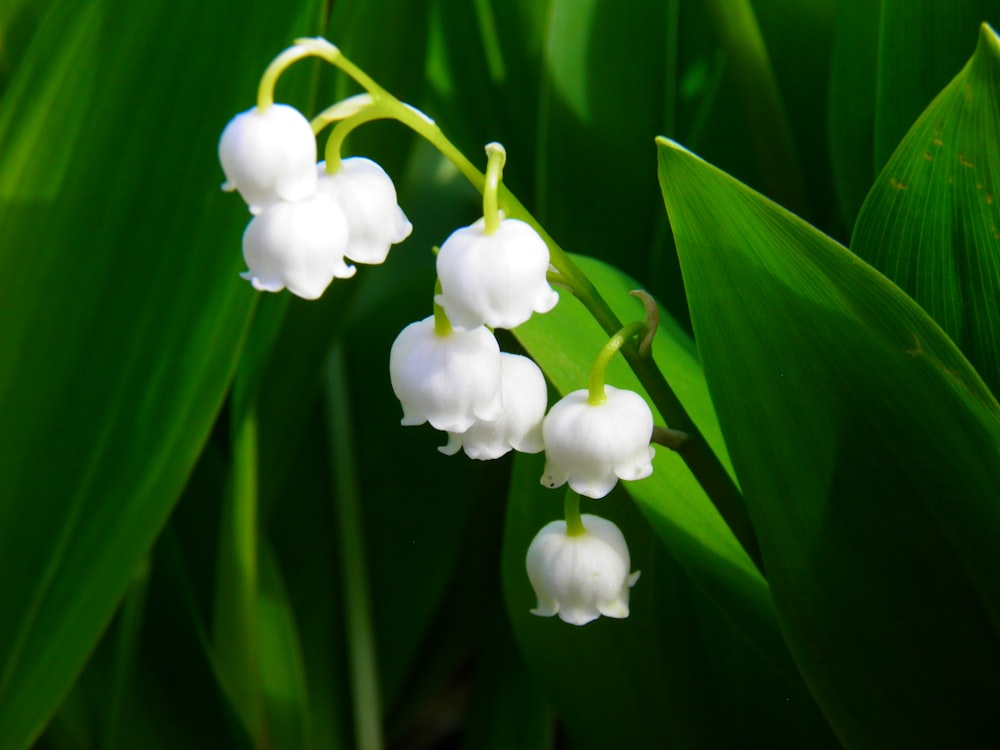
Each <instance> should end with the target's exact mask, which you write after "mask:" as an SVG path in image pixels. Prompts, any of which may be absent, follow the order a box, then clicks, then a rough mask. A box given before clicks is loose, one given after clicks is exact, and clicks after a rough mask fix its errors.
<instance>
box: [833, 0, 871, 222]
mask: <svg viewBox="0 0 1000 750" xmlns="http://www.w3.org/2000/svg"><path fill="white" fill-rule="evenodd" d="M880 13H881V4H880V3H878V2H872V0H839V2H838V3H837V19H836V28H835V34H834V45H833V60H832V61H831V63H830V87H829V90H828V97H829V98H828V103H827V114H828V119H827V123H828V127H827V130H828V131H829V134H830V149H829V159H830V166H831V167H832V169H833V177H834V184H835V187H836V190H837V198H838V202H839V203H840V211H841V214H842V215H843V217H844V219H845V221H846V222H847V227H848V230H850V228H851V227H852V226H854V219H855V217H856V216H857V215H858V211H859V210H860V209H861V204H862V203H863V202H864V200H865V196H866V195H867V194H868V190H869V189H870V188H871V185H872V180H874V179H875V151H874V148H875V145H874V144H875V97H876V93H877V90H878V39H879V15H880Z"/></svg>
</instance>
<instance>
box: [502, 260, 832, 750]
mask: <svg viewBox="0 0 1000 750" xmlns="http://www.w3.org/2000/svg"><path fill="white" fill-rule="evenodd" d="M574 260H575V261H576V262H577V263H578V264H579V265H580V267H581V268H582V269H583V270H584V271H585V272H586V274H587V276H588V277H589V278H590V279H591V281H592V282H593V283H594V284H595V285H596V286H597V288H598V290H599V291H600V292H601V294H602V296H603V297H604V298H605V299H606V300H608V302H609V303H610V304H611V306H612V308H613V309H614V311H615V313H616V314H617V315H618V316H619V318H620V319H622V320H624V321H628V320H634V319H637V318H641V316H642V306H641V305H640V304H639V302H638V301H637V300H636V299H634V298H633V297H630V296H629V295H628V291H629V290H630V289H635V288H636V287H637V284H636V282H635V281H633V280H632V279H629V278H628V277H627V276H625V275H624V274H622V273H621V272H620V271H617V270H616V269H614V268H612V267H610V266H607V265H605V264H603V263H601V262H599V261H595V260H593V259H589V258H585V257H580V256H577V257H575V258H574ZM560 296H561V299H560V302H559V304H558V305H557V306H556V308H555V309H554V310H553V311H551V312H549V313H547V314H545V315H536V316H533V317H532V318H531V320H530V321H528V322H527V323H526V324H524V325H522V326H520V327H519V328H518V329H517V330H516V334H517V337H518V339H519V340H520V341H521V343H522V344H523V345H524V346H525V348H526V349H527V350H528V351H529V353H530V354H531V355H532V357H534V358H535V359H536V361H537V362H538V363H539V365H540V366H541V367H542V369H543V370H544V372H545V373H546V375H547V377H548V378H549V380H550V381H551V382H552V383H553V385H554V386H555V387H556V389H557V390H558V391H559V392H561V393H563V394H565V393H568V392H570V391H573V390H577V389H578V388H582V387H586V383H587V377H588V373H589V370H590V366H591V363H592V362H593V359H594V357H595V356H596V355H597V353H598V351H600V349H601V347H602V346H603V345H604V343H605V342H606V341H607V337H606V336H605V334H604V333H603V331H601V330H600V328H599V327H598V326H597V324H596V323H595V322H594V321H593V319H591V318H590V316H589V314H588V313H587V312H586V310H585V309H584V308H583V306H582V305H581V304H580V303H579V302H577V301H576V300H575V299H574V298H573V297H571V296H570V295H569V294H567V293H562V294H561V295H560ZM653 355H654V358H655V361H656V363H657V365H658V367H659V368H660V369H661V371H662V372H663V373H664V374H665V376H666V378H667V380H668V382H669V383H670V384H671V385H672V387H673V388H674V390H675V391H676V393H677V395H678V397H679V398H680V400H681V402H682V403H683V404H684V406H685V408H686V409H687V411H688V413H689V414H690V415H691V417H692V419H693V420H694V421H695V423H696V424H697V425H698V427H699V429H700V430H701V431H702V433H703V434H704V435H705V437H706V439H707V440H708V442H709V443H710V444H711V445H712V447H713V449H714V450H715V451H716V452H717V453H718V454H719V455H720V456H721V457H722V459H723V462H724V463H726V464H728V456H727V454H726V452H725V451H726V449H725V445H724V443H723V441H722V437H721V434H720V431H719V427H718V423H717V421H716V417H715V413H714V410H713V406H712V402H711V399H710V398H709V395H708V389H707V386H706V383H705V380H704V375H703V374H702V371H701V365H700V364H699V362H698V359H697V356H696V354H695V351H694V347H693V344H692V342H691V340H690V338H689V337H688V336H687V334H686V333H684V332H683V331H682V330H681V329H680V327H679V326H678V325H677V324H676V323H675V322H674V321H673V320H672V319H671V318H670V317H669V315H667V314H666V313H665V311H662V310H661V312H660V326H659V329H658V332H657V335H656V338H655V340H654V343H653ZM607 382H608V383H609V384H610V385H614V386H615V387H620V388H629V389H631V390H635V391H637V392H640V393H644V391H643V389H642V387H641V386H640V385H639V383H638V381H637V379H636V378H635V375H634V374H633V373H632V372H631V370H630V369H629V368H628V367H627V366H626V364H625V362H624V359H623V358H621V357H616V358H615V359H613V360H612V361H611V364H610V366H609V368H608V371H607ZM657 422H658V423H659V424H663V419H662V418H660V417H658V416H657ZM538 476H540V473H539V474H538V475H537V476H536V477H535V478H534V482H535V483H536V484H537V483H538ZM625 488H626V490H627V491H628V493H629V495H631V496H632V498H633V499H634V500H635V502H636V504H637V505H638V507H639V509H640V510H641V511H642V513H643V515H644V516H645V517H646V519H647V521H648V523H649V524H650V525H651V526H652V528H653V530H654V531H655V532H656V534H657V535H658V536H659V538H660V540H661V541H662V542H663V544H664V545H665V546H666V548H667V550H669V553H670V555H671V557H672V558H673V560H674V561H676V562H671V563H670V566H671V568H672V569H673V567H674V566H677V568H676V570H675V571H674V572H673V573H671V576H672V579H673V580H675V581H680V583H674V584H672V587H671V588H675V587H677V586H680V587H682V588H683V589H684V590H685V592H687V593H685V596H694V597H695V598H697V599H698V601H699V604H700V606H701V608H702V610H703V612H702V617H703V618H704V621H705V622H718V620H719V618H721V619H722V620H724V621H725V622H726V625H725V627H723V628H721V630H722V635H720V639H721V641H720V644H716V645H717V646H719V648H722V646H721V643H722V642H724V643H726V644H728V646H730V647H732V648H733V651H732V652H729V653H732V654H736V653H738V652H740V651H743V650H745V649H747V647H749V648H750V649H751V650H752V652H753V654H754V656H753V657H747V656H746V655H745V654H743V655H741V656H739V657H737V658H736V660H737V661H738V660H740V659H747V658H749V660H750V662H751V666H749V667H748V669H749V671H750V672H751V673H753V674H756V675H757V678H758V681H759V682H760V683H761V686H760V699H761V702H762V704H765V703H767V698H766V697H764V696H766V694H767V688H766V687H764V685H765V684H769V681H770V680H772V679H773V680H775V683H770V684H775V685H780V686H781V687H780V688H777V687H776V688H775V689H776V690H780V691H781V692H782V693H783V694H784V695H790V696H794V701H793V706H791V707H790V708H789V712H788V714H786V716H785V719H784V720H785V721H786V722H790V723H791V725H793V726H795V727H797V729H795V730H791V729H790V730H789V731H790V732H792V734H794V733H795V732H796V731H800V730H801V731H802V732H803V733H804V735H803V736H808V737H812V738H813V739H815V740H816V741H817V742H820V741H822V740H821V739H820V738H823V737H824V736H825V733H826V732H827V731H828V730H827V729H826V728H825V726H824V723H823V720H822V719H821V718H820V717H819V714H818V711H817V710H816V708H815V706H814V705H813V704H812V702H811V699H810V698H809V697H808V694H807V691H806V690H805V688H804V686H803V685H802V683H801V678H800V677H799V675H798V672H797V670H796V668H795V666H794V665H793V664H792V661H791V658H790V655H789V653H788V650H787V648H786V646H785V644H784V642H783V640H782V637H781V634H780V633H779V630H778V623H777V618H776V617H775V613H774V610H773V607H772V604H771V600H770V593H769V591H768V585H767V582H766V581H765V580H764V579H763V577H762V576H761V575H760V573H759V572H758V571H757V569H756V568H755V567H754V566H753V564H752V563H751V562H750V560H749V558H748V557H747V556H746V554H745V552H744V551H743V549H742V548H741V547H740V546H739V544H738V543H737V542H736V540H735V538H734V537H733V535H732V533H731V532H730V530H729V529H728V527H727V526H726V525H725V523H724V522H723V521H722V519H721V517H720V516H719V514H718V513H717V511H716V510H715V508H714V507H713V506H712V504H711V502H710V501H709V500H708V498H707V497H706V496H705V493H704V491H703V490H702V488H701V487H700V485H699V484H698V483H697V482H696V481H695V480H694V478H693V477H692V475H691V473H690V471H689V470H688V468H687V467H686V466H685V464H684V463H683V461H681V459H680V458H679V457H678V456H677V455H676V454H675V453H673V452H671V451H669V450H667V449H666V448H657V452H656V457H655V459H654V471H653V475H652V476H651V477H650V478H648V479H645V480H643V481H640V482H629V483H627V484H626V486H625ZM524 492H526V490H524V489H523V488H519V489H518V490H517V492H513V491H512V494H511V502H516V503H517V504H520V503H521V502H522V501H521V499H520V498H521V494H523V493H524ZM535 494H536V495H537V493H535ZM552 494H553V493H551V492H550V493H548V497H549V498H551V497H552ZM542 497H545V493H543V494H542ZM524 502H526V501H524ZM549 502H550V503H552V504H553V505H558V503H554V502H553V501H552V500H551V499H550V500H549ZM510 512H511V514H515V513H519V512H521V511H516V510H513V509H512V510H511V511H510ZM597 512H598V514H601V515H603V513H604V508H603V507H602V508H601V509H598V510H597ZM551 518H552V515H551V511H550V515H549V516H548V517H546V516H544V515H543V516H542V517H541V518H539V517H538V516H537V515H536V516H535V519H536V523H537V524H538V525H537V526H536V527H535V528H534V531H537V529H538V528H540V526H541V523H542V522H544V521H543V520H542V519H544V520H545V521H547V520H551ZM512 522H513V521H511V520H510V517H509V520H508V523H509V524H510V523H512ZM534 531H532V532H531V534H532V535H533V533H534ZM519 535H520V536H521V537H522V538H523V537H524V532H523V530H522V531H521V532H519ZM530 538H531V536H530V535H529V536H527V538H526V539H525V540H524V541H523V545H524V549H526V547H527V542H528V541H530ZM520 554H521V555H522V557H523V550H522V551H521V553H520ZM506 564H507V563H505V565H506ZM520 564H521V565H522V567H523V559H522V560H521V563H520ZM691 591H694V592H696V593H694V594H692V593H691ZM678 627H680V625H678ZM734 642H735V643H738V644H739V646H738V647H737V646H734V645H733V644H734ZM723 651H724V649H723ZM755 659H759V660H760V661H754V660H755ZM721 661H722V664H721V665H720V666H719V668H720V669H723V670H724V671H729V670H732V669H733V668H734V661H733V660H727V659H726V658H722V659H721ZM764 675H766V677H765V676H764ZM775 675H777V677H775ZM665 679H668V680H671V679H674V678H665ZM685 679H686V678H685ZM704 689H705V690H706V691H708V692H709V693H711V692H712V691H713V690H714V689H715V688H712V687H710V686H707V685H706V686H704ZM715 699H718V696H714V697H713V700H715ZM559 707H560V709H562V708H563V706H562V705H560V706H559ZM793 717H794V718H793ZM677 721H679V722H682V723H683V718H681V717H678V718H677ZM799 722H801V724H799Z"/></svg>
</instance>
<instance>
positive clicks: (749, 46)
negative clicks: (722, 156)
mask: <svg viewBox="0 0 1000 750" xmlns="http://www.w3.org/2000/svg"><path fill="white" fill-rule="evenodd" d="M707 5H708V8H709V11H710V15H711V17H712V22H713V25H714V26H715V32H716V36H717V37H718V39H719V43H720V45H721V46H722V48H723V49H724V50H725V53H726V57H727V58H728V60H729V70H730V71H731V72H732V75H733V79H734V81H735V83H736V88H737V90H738V91H739V95H740V99H741V100H742V102H743V109H744V111H745V112H746V115H747V119H748V120H749V124H750V133H751V136H752V137H753V142H754V147H755V148H756V150H757V157H758V159H759V161H760V165H761V169H762V172H763V179H764V188H765V192H767V193H768V195H770V196H771V197H772V198H774V199H775V200H776V201H778V202H779V203H781V204H782V205H783V206H785V207H786V208H788V209H789V210H790V211H793V212H795V213H796V214H798V215H799V216H802V217H804V218H806V217H808V215H809V201H808V199H807V197H806V190H805V180H804V179H803V176H802V169H801V167H800V165H799V160H798V156H797V154H796V150H795V142H794V140H793V138H792V128H791V126H790V125H789V123H788V115H787V114H786V112H785V106H784V103H783V101H782V98H781V92H780V91H779V89H778V81H777V79H776V78H775V75H774V69H773V68H772V67H771V60H770V58H769V57H768V54H767V46H766V45H765V44H764V37H763V35H762V34H761V32H760V26H759V25H758V24H757V16H756V15H755V14H754V10H753V7H752V5H751V4H750V0H707Z"/></svg>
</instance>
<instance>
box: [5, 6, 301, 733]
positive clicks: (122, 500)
mask: <svg viewBox="0 0 1000 750" xmlns="http://www.w3.org/2000/svg"><path fill="white" fill-rule="evenodd" d="M258 6H259V7H258ZM315 7H316V4H315V3H307V4H305V5H303V6H301V7H298V8H297V9H295V10H294V11H289V10H287V9H285V8H284V7H278V6H272V5H268V4H266V3H260V4H257V3H252V4H250V5H247V4H246V3H242V4H240V3H234V2H223V3H217V4H212V5H211V6H204V7H202V6H199V7H197V8H196V7H194V6H191V7H186V8H182V7H179V6H176V4H174V3H168V2H164V1H162V0H154V1H153V2H149V3H143V4H142V5H141V6H136V7H134V8H130V9H129V12H127V13H124V12H122V9H121V7H120V3H115V2H110V1H105V2H93V3H85V4H79V3H73V2H61V3H57V4H54V5H53V7H51V8H50V11H49V12H48V14H47V15H46V16H45V21H44V22H43V24H42V25H41V26H40V27H39V29H38V31H37V32H36V34H35V35H34V36H33V38H32V40H31V43H30V46H29V48H28V49H27V51H26V53H25V57H24V59H23V60H22V61H21V62H20V63H19V65H18V66H17V68H16V69H15V71H14V75H13V78H12V79H11V80H10V82H9V84H8V88H7V90H6V91H5V93H4V99H3V102H4V106H3V110H2V113H0V224H2V225H3V227H4V232H3V240H2V241H0V265H2V266H3V268H4V275H3V280H2V281H0V300H2V302H0V339H2V340H3V341H4V347H5V352H6V355H5V356H4V357H3V358H2V360H0V423H2V424H3V425H4V438H3V443H4V445H3V449H2V450H0V599H2V601H3V602H4V606H3V612H2V614H0V746H3V747H4V748H12V749H15V750H16V748H22V747H26V746H28V745H29V744H30V743H31V742H32V739H33V738H34V737H36V736H37V735H38V733H39V732H40V731H41V729H42V727H43V726H44V724H45V721H46V720H47V718H48V717H49V715H50V714H51V713H52V711H53V710H54V709H55V708H56V706H57V705H58V703H59V700H60V698H61V697H62V696H63V695H64V694H65V693H66V691H67V690H68V689H69V687H70V685H71V684H72V681H73V679H74V677H75V675H76V674H77V673H78V672H79V670H80V669H81V667H82V666H83V663H84V660H85V659H86V657H87V655H88V653H89V652H90V651H91V649H92V648H93V647H94V644H95V643H96V642H97V639H98V637H99V636H100V634H101V632H102V630H103V629H104V628H105V626H106V625H107V623H108V622H109V620H110V618H111V616H112V614H113V612H114V609H115V607H116V605H117V603H118V601H119V599H120V598H121V596H122V594H123V592H124V591H125V589H126V586H127V584H128V581H129V578H130V576H131V575H132V572H133V571H134V569H135V567H136V565H137V563H138V562H139V560H140V559H141V558H142V556H143V555H144V554H145V553H146V552H147V550H148V549H149V547H150V545H151V544H152V542H153V540H154V538H155V537H156V534H157V533H158V531H159V530H160V528H161V527H162V525H163V523H164V521H165V520H166V518H167V516H168V514H169V513H170V510H171V508H172V507H173V505H174V503H175V501H176V499H177V497H178V495H179V493H180V491H181V488H182V486H183V484H184V481H185V479H186V477H187V475H188V473H189V472H190V470H191V467H192V466H193V464H194V462H195V459H196V458H197V456H198V453H199V451H200V449H201V446H202V444H203V443H204V440H205V438H206V436H207V434H208V430H209V428H210V426H211V424H212V422H213V420H214V418H215V414H216V412H217V411H218V409H219V406H220V404H221V402H222V398H223V394H224V393H225V389H226V387H227V385H228V382H229V379H230V377H231V375H232V372H233V367H234V363H235V361H236V356H237V354H238V351H239V347H240V344H241V341H242V337H243V335H244V332H245V329H246V325H247V321H248V316H249V311H250V309H251V305H252V301H253V293H252V291H251V290H250V289H249V288H248V287H247V286H246V285H245V284H244V283H242V282H241V281H240V280H239V278H238V276H237V273H238V272H239V271H240V270H241V262H240V258H239V240H238V237H239V232H240V228H241V227H242V226H243V225H244V224H245V223H246V220H247V219H246V213H245V210H244V209H243V208H242V207H241V206H239V205H238V203H239V202H238V199H235V198H233V197H232V196H226V195H223V194H221V193H219V191H218V185H219V183H220V181H221V179H222V175H221V171H220V170H219V167H218V165H217V163H216V158H215V146H216V143H217V139H218V136H219V132H220V131H221V129H222V127H223V126H224V125H225V122H226V120H227V119H228V118H229V117H231V116H232V114H233V113H235V112H237V111H239V110H240V109H245V108H246V106H248V104H249V103H250V102H252V95H253V90H254V81H255V79H256V77H257V76H258V74H259V70H258V68H257V66H256V65H253V66H249V67H244V63H246V62H247V59H248V58H250V57H253V58H258V57H259V55H260V50H261V49H267V50H277V49H280V46H281V45H282V44H284V43H285V41H286V40H287V39H288V38H290V37H292V36H294V35H295V33H296V32H299V33H302V32H308V31H309V30H310V26H309V23H308V22H307V19H309V18H310V16H311V15H312V14H313V13H314V12H315ZM165 60H169V61H170V63H169V65H167V64H164V61H165Z"/></svg>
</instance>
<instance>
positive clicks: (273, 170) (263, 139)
mask: <svg viewBox="0 0 1000 750" xmlns="http://www.w3.org/2000/svg"><path fill="white" fill-rule="evenodd" d="M219 161H220V162H221V163H222V171H223V172H224V173H225V175H226V182H225V184H223V186H222V189H223V190H238V191H239V192H240V195H242V196H243V200H245V201H246V202H247V206H249V208H250V213H252V214H258V213H260V212H261V211H263V210H264V209H265V208H267V207H268V206H270V205H271V204H273V203H277V202H278V201H281V200H285V201H298V200H302V199H303V198H308V197H309V196H310V195H312V194H313V193H315V192H316V137H315V136H314V135H313V132H312V128H311V127H310V125H309V120H307V119H306V118H305V116H304V115H303V114H302V113H301V112H299V111H298V110H297V109H295V108H294V107H290V106H288V105H287V104H272V105H271V106H270V107H268V108H267V109H265V110H264V111H263V112H261V111H260V110H258V109H257V108H256V107H254V108H253V109H248V110H247V111H246V112H243V113H241V114H238V115H236V117H234V118H233V119H232V120H230V121H229V124H228V125H226V129H225V130H223V131H222V137H221V138H220V139H219Z"/></svg>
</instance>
